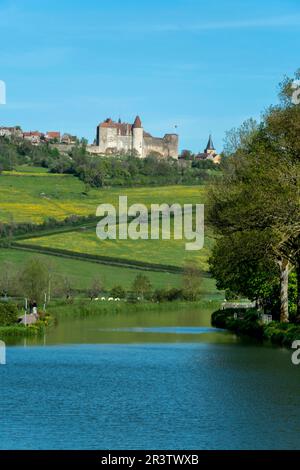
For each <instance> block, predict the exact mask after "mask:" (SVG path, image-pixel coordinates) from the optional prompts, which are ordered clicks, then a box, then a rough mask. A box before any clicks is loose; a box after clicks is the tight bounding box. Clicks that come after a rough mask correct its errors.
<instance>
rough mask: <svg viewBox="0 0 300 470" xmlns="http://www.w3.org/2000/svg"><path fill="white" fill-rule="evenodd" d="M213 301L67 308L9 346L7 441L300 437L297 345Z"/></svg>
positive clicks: (277, 442) (283, 440)
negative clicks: (236, 326)
mask: <svg viewBox="0 0 300 470" xmlns="http://www.w3.org/2000/svg"><path fill="white" fill-rule="evenodd" d="M210 313H211V312H210V310H209V309H203V310H201V309H200V310H199V309H196V310H190V311H187V310H184V311H176V312H174V311H173V312H169V311H166V312H164V313H148V312H147V313H143V312H140V313H135V314H132V313H131V314H130V315H126V314H120V315H113V316H112V315H103V316H98V317H88V318H85V319H71V318H66V319H62V318H61V319H60V320H59V323H58V325H57V327H56V328H54V329H52V330H51V331H50V332H49V334H47V336H45V337H43V338H41V339H40V340H31V341H28V340H27V341H26V340H19V341H18V342H17V344H14V345H11V346H8V347H7V364H6V365H5V366H0V385H1V415H0V428H1V439H0V448H1V449H300V366H298V367H297V366H294V365H292V363H291V351H288V350H285V349H278V348H272V347H270V346H262V345H258V344H255V343H253V342H252V343H251V342H247V341H242V340H239V339H238V338H236V337H235V336H234V335H232V334H231V333H228V332H223V331H217V330H215V329H213V328H211V327H210Z"/></svg>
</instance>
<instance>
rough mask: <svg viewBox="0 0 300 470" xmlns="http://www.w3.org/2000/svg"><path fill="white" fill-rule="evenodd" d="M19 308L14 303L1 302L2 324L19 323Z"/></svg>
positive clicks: (0, 321)
mask: <svg viewBox="0 0 300 470" xmlns="http://www.w3.org/2000/svg"><path fill="white" fill-rule="evenodd" d="M17 320H18V308H17V306H16V305H15V304H14V303H11V302H9V303H4V302H0V326H11V325H14V324H16V323H17Z"/></svg>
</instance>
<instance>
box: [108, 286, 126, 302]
mask: <svg viewBox="0 0 300 470" xmlns="http://www.w3.org/2000/svg"><path fill="white" fill-rule="evenodd" d="M110 295H111V297H114V298H119V299H124V298H125V297H126V292H125V290H124V289H123V287H122V286H114V287H113V288H112V290H111V291H110Z"/></svg>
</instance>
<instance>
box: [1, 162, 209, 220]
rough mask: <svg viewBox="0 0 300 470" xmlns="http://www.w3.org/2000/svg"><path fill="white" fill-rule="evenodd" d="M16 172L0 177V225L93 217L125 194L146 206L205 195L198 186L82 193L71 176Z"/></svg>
mask: <svg viewBox="0 0 300 470" xmlns="http://www.w3.org/2000/svg"><path fill="white" fill-rule="evenodd" d="M20 170H21V169H19V170H18V171H16V172H4V173H3V174H1V175H0V201H1V204H0V222H11V221H15V222H24V221H26V222H33V223H42V222H43V221H44V220H45V219H47V218H49V217H54V218H55V219H59V220H61V219H64V218H66V217H68V216H70V215H80V216H86V215H90V214H93V215H95V213H96V209H97V207H98V205H99V204H103V203H110V204H113V205H115V206H118V198H119V195H127V196H128V204H129V205H131V204H134V203H142V204H145V205H146V206H147V207H150V205H151V204H152V203H153V204H158V203H163V202H165V203H167V204H172V203H175V202H177V203H180V204H184V203H186V204H188V203H193V204H196V203H200V202H202V201H203V198H204V194H205V189H204V188H203V187H199V186H152V187H135V188H115V187H114V188H103V189H102V188H99V189H98V188H97V189H93V188H91V189H90V190H89V191H88V193H86V187H85V185H84V183H83V182H82V181H80V180H79V179H78V178H75V177H74V176H72V175H61V174H51V173H46V172H45V169H43V168H42V169H40V168H35V169H33V168H31V167H30V169H27V171H24V170H22V171H20ZM33 170H34V171H33Z"/></svg>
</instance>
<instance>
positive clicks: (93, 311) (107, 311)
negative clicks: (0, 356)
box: [48, 300, 220, 318]
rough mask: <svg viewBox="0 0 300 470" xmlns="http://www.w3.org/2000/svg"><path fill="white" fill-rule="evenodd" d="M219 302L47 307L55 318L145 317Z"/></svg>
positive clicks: (88, 303)
mask: <svg viewBox="0 0 300 470" xmlns="http://www.w3.org/2000/svg"><path fill="white" fill-rule="evenodd" d="M219 305H220V301H218V300H199V301H196V302H187V301H174V302H161V303H154V302H147V301H145V302H137V303H129V302H125V301H120V302H114V301H112V302H108V301H98V302H96V301H87V300H76V301H74V302H73V303H72V304H66V303H64V302H54V303H52V304H51V305H50V306H49V309H48V310H49V312H50V314H51V316H55V317H57V318H60V317H72V318H84V317H89V316H97V315H116V314H122V313H124V314H125V313H126V314H127V315H128V314H130V313H136V312H143V314H145V315H147V313H148V312H149V313H150V312H158V313H159V312H165V311H166V310H168V311H174V312H177V311H179V310H183V309H186V310H195V309H197V308H199V309H200V308H201V309H203V308H210V309H214V308H217V307H219Z"/></svg>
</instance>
